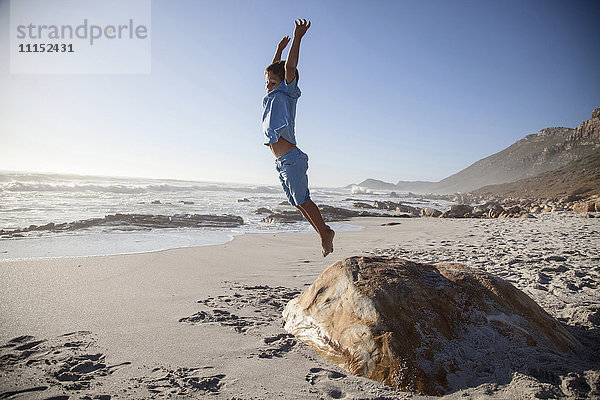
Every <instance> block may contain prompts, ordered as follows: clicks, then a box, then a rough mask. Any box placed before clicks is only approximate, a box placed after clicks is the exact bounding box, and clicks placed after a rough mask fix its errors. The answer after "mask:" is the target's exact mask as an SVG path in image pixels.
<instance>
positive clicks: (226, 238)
mask: <svg viewBox="0 0 600 400" xmlns="http://www.w3.org/2000/svg"><path fill="white" fill-rule="evenodd" d="M347 222H348V221H340V222H330V225H334V226H335V227H337V228H338V229H339V232H349V231H360V230H362V229H364V228H363V227H361V226H360V225H358V224H351V223H347ZM297 225H298V224H297ZM311 232H312V233H315V232H314V231H313V230H312V227H310V225H309V224H308V223H304V224H303V225H302V227H299V228H298V229H297V230H283V229H281V230H280V229H277V228H275V229H273V230H270V231H269V230H263V231H259V230H255V231H249V232H243V231H237V232H236V231H231V230H210V229H208V230H200V231H197V230H179V231H170V232H168V231H167V232H165V231H161V230H157V231H152V232H128V231H114V232H110V233H89V234H82V233H79V234H73V235H60V236H42V237H27V238H13V239H2V240H0V244H2V243H3V241H11V240H15V241H22V242H21V243H19V244H20V245H21V247H22V248H28V249H30V248H31V244H32V242H36V241H47V242H50V244H47V245H46V248H49V247H52V246H51V244H52V243H51V242H53V241H55V242H56V244H57V245H58V247H61V246H62V247H63V252H65V251H66V252H68V251H69V250H72V247H71V248H70V247H69V245H65V244H64V242H65V241H69V240H70V241H79V242H81V241H83V242H90V241H93V243H94V244H95V245H96V246H97V247H96V249H98V247H100V248H101V250H95V251H100V252H102V253H101V254H66V255H34V256H28V257H18V256H17V257H13V258H9V257H5V255H6V254H7V253H8V251H7V250H5V251H0V263H2V262H5V261H18V260H37V259H46V258H48V259H59V258H77V257H102V256H117V255H131V254H145V253H155V252H161V251H168V250H175V249H188V248H196V247H206V246H219V245H223V244H227V243H229V242H231V241H233V240H235V238H236V237H238V236H244V235H255V234H258V235H261V234H281V233H292V234H297V233H311ZM198 234H200V236H204V237H203V238H201V239H197V240H198V241H199V242H198V243H196V244H190V245H177V244H169V243H168V240H165V238H167V237H168V236H176V237H177V236H178V237H180V238H184V239H186V238H191V237H194V235H198ZM315 234H316V233H315ZM120 235H123V236H127V238H126V239H129V240H130V241H131V239H132V238H135V237H136V236H137V237H144V236H147V237H152V238H154V239H156V238H158V239H159V240H161V239H163V240H165V241H164V245H162V246H156V245H154V246H151V247H164V248H158V249H156V248H151V249H140V250H123V251H118V252H110V251H111V250H110V249H108V248H107V247H108V246H107V244H103V246H98V242H97V240H94V238H95V237H101V238H112V239H115V238H117V237H118V236H120ZM180 241H181V239H180ZM134 242H135V243H137V242H138V241H134ZM5 243H6V242H5ZM11 244H13V245H14V243H11ZM79 245H80V243H79ZM13 247H14V246H13ZM65 249H66V250H65ZM13 251H14V248H13ZM17 251H18V250H17ZM90 252H92V251H88V253H90Z"/></svg>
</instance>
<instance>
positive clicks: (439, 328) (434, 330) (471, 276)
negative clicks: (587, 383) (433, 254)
mask: <svg viewBox="0 0 600 400" xmlns="http://www.w3.org/2000/svg"><path fill="white" fill-rule="evenodd" d="M283 317H284V320H285V329H286V330H287V331H288V332H290V333H292V334H293V335H295V336H296V337H297V338H299V339H300V340H302V341H304V342H305V343H307V344H309V345H310V346H312V347H314V348H315V349H316V350H317V352H318V353H319V354H320V355H321V356H322V357H324V358H325V359H327V360H329V361H331V362H333V363H335V364H337V365H339V366H341V367H342V368H344V369H346V370H347V371H348V372H350V373H352V374H355V375H359V376H363V377H367V378H370V379H373V380H377V381H380V382H383V383H384V384H386V385H389V386H392V387H394V388H397V389H401V390H405V391H415V392H418V393H424V394H430V395H442V394H445V393H448V392H453V391H456V390H459V389H463V388H467V387H470V386H477V385H480V384H481V383H482V382H486V379H487V381H491V382H497V381H500V380H503V379H509V380H510V377H511V375H512V373H513V371H527V370H528V369H534V370H536V369H537V368H540V360H548V359H551V358H553V357H554V358H556V357H560V354H561V353H566V354H568V353H571V352H572V351H573V350H574V349H578V348H579V347H580V344H579V343H578V342H577V340H576V339H574V338H573V337H572V336H571V334H569V332H568V331H567V330H566V329H565V328H564V327H563V326H562V325H561V324H560V323H559V322H558V321H556V320H555V319H554V318H552V317H551V316H550V315H548V314H547V313H546V312H545V311H544V310H543V309H542V308H541V307H539V306H538V305H537V304H536V303H535V302H534V301H533V300H531V299H530V298H529V297H528V296H527V295H526V294H524V293H523V292H521V291H520V290H518V289H517V288H515V287H514V286H512V285H511V284H510V283H509V282H507V281H504V280H502V279H500V278H497V277H495V276H493V275H490V274H488V273H486V272H483V271H481V270H479V269H471V268H467V267H465V266H463V265H460V264H450V263H439V264H433V265H428V264H419V263H415V262H411V261H408V260H404V259H400V258H395V257H350V258H346V259H342V260H339V261H337V262H336V263H334V264H332V265H330V266H329V267H328V268H327V269H326V270H325V271H323V273H321V275H319V277H318V278H317V279H316V280H315V282H314V283H313V284H312V285H311V286H310V287H309V288H308V289H307V290H306V291H305V292H304V293H303V294H302V295H301V296H299V297H298V298H296V299H293V300H291V301H290V302H289V303H288V304H287V306H286V308H285V310H284V312H283ZM559 362H560V361H559Z"/></svg>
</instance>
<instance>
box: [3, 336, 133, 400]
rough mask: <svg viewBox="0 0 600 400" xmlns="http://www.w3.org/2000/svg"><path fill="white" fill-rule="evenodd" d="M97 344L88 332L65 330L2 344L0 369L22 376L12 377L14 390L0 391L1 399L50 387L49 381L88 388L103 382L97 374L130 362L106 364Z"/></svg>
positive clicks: (107, 372)
mask: <svg viewBox="0 0 600 400" xmlns="http://www.w3.org/2000/svg"><path fill="white" fill-rule="evenodd" d="M94 344H95V339H94V338H93V335H92V333H91V332H88V331H78V332H71V333H66V334H64V335H61V336H58V337H56V338H52V339H48V340H36V338H34V337H33V336H29V335H24V336H19V337H16V338H14V339H12V340H10V341H8V342H7V343H6V344H5V345H3V346H0V370H2V371H4V372H6V373H8V374H10V376H12V377H22V379H20V380H15V379H13V380H12V381H11V389H12V390H10V391H7V392H4V393H0V398H7V397H10V396H14V395H17V394H21V393H28V392H36V391H44V390H47V389H48V388H49V387H48V386H46V384H50V385H51V386H56V385H59V386H60V387H61V388H62V389H64V390H78V391H79V390H88V389H91V388H93V387H95V386H98V384H100V385H101V383H96V382H95V380H96V379H97V378H98V377H101V376H106V375H109V374H112V373H113V372H114V371H115V370H116V369H118V368H120V367H122V366H124V365H129V364H131V363H130V362H124V363H121V364H116V365H111V366H108V365H106V363H105V361H104V358H105V357H104V354H102V353H95V352H92V351H91V350H93V349H94ZM36 384H37V385H36ZM55 397H56V396H55ZM59 397H60V396H59ZM96 397H97V396H96ZM52 398H54V397H52Z"/></svg>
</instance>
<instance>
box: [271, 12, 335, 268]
mask: <svg viewBox="0 0 600 400" xmlns="http://www.w3.org/2000/svg"><path fill="white" fill-rule="evenodd" d="M294 24H295V28H294V37H293V39H292V45H291V47H290V50H289V52H288V56H287V60H285V61H283V60H281V54H282V53H283V49H285V47H286V46H287V44H288V43H289V41H290V37H289V36H285V37H284V38H283V39H281V41H280V42H279V44H278V45H277V50H276V51H275V57H273V62H272V63H271V65H269V66H268V67H267V69H265V78H266V84H267V95H266V96H265V97H264V98H263V132H264V134H265V145H267V146H269V147H270V148H271V151H272V152H273V155H274V156H275V158H276V159H275V164H276V169H277V172H279V180H280V181H281V186H282V187H283V191H284V192H285V194H286V196H287V198H288V200H289V202H290V204H292V205H293V206H295V207H297V208H298V209H299V210H300V212H302V215H304V218H306V220H307V221H308V222H309V223H310V224H311V225H312V227H313V228H314V229H315V230H316V231H317V233H318V234H319V236H320V237H321V248H322V253H323V257H326V256H327V255H328V254H329V253H331V252H333V237H334V236H335V232H334V231H333V229H331V228H330V227H329V226H328V225H326V224H325V222H324V221H323V217H322V216H321V212H320V211H319V208H318V207H317V206H316V204H315V203H313V201H312V200H311V199H310V192H309V190H308V176H307V175H306V171H307V170H308V156H307V155H306V154H305V153H304V152H302V151H301V150H300V149H299V148H298V147H296V136H295V129H294V128H295V120H296V102H297V101H298V98H299V97H300V94H301V92H300V89H299V88H298V70H297V69H296V66H297V65H298V56H299V54H300V40H301V39H302V37H303V36H304V34H305V33H306V31H307V30H308V28H310V21H308V22H307V21H306V20H304V19H301V20H300V19H298V20H296V21H294Z"/></svg>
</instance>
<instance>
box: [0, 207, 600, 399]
mask: <svg viewBox="0 0 600 400" xmlns="http://www.w3.org/2000/svg"><path fill="white" fill-rule="evenodd" d="M583 216H584V214H580V213H572V212H564V213H542V214H539V215H538V216H537V218H532V219H440V218H403V219H398V218H385V217H378V218H353V219H351V220H350V221H349V222H347V223H349V224H352V225H357V226H362V227H364V229H362V230H360V231H346V232H339V233H338V234H337V235H336V238H335V251H334V253H333V254H332V255H330V256H328V257H327V258H325V259H323V258H322V256H321V255H320V246H319V240H318V236H317V235H316V234H314V233H312V232H306V233H302V232H300V233H298V232H294V233H285V232H272V233H250V234H244V235H240V236H236V237H235V238H234V239H233V240H232V241H230V242H227V243H224V244H219V245H213V246H203V247H191V248H181V249H171V250H165V251H158V252H151V253H141V254H129V255H112V256H110V255H109V256H91V257H62V258H36V259H22V260H2V261H0V293H1V295H2V299H3V301H2V302H1V303H0V325H1V326H2V329H1V330H0V346H3V347H2V348H0V356H1V358H0V360H2V361H1V363H2V364H1V367H2V368H1V372H0V388H1V389H0V398H27V399H47V398H54V397H53V396H68V397H56V398H71V399H80V398H82V399H83V398H90V399H94V398H98V399H109V398H112V399H115V398H136V399H142V398H197V397H198V398H199V397H202V396H204V395H208V396H209V397H210V398H215V399H272V398H284V399H304V398H306V399H320V398H345V399H376V398H377V399H395V398H413V399H415V398H416V399H426V398H433V397H428V396H421V395H417V394H413V393H404V392H398V391H394V390H392V389H391V388H388V387H386V386H384V385H382V384H380V383H377V382H374V381H370V380H368V379H365V378H360V377H355V376H352V375H349V374H348V373H347V372H346V371H344V370H343V369H341V368H339V367H337V366H336V365H333V364H331V363H329V362H327V361H326V360H324V359H322V358H321V357H320V356H319V355H318V354H317V353H316V352H315V351H314V350H313V349H312V348H311V347H309V346H307V345H305V344H303V343H301V342H299V341H298V340H296V339H295V338H294V337H292V336H291V335H289V334H287V332H285V330H284V329H283V320H282V318H281V311H282V310H283V307H284V306H285V304H286V303H287V301H289V300H290V299H292V298H294V297H296V296H298V295H299V294H300V293H301V292H302V291H303V290H305V289H306V288H307V287H308V286H309V285H310V284H312V282H313V281H314V280H315V278H316V277H317V276H318V275H319V274H320V273H321V272H322V271H323V270H324V269H325V268H326V267H327V266H328V265H330V264H332V263H334V262H335V261H336V260H338V259H341V258H344V257H349V256H355V255H375V254H377V255H393V256H398V257H402V258H407V259H410V260H412V261H420V262H428V263H434V262H443V261H451V262H459V263H463V264H465V265H467V266H470V267H474V268H480V269H483V270H485V271H487V272H491V273H493V274H495V275H497V276H499V277H502V278H504V279H506V280H508V281H509V282H511V283H512V284H513V285H515V286H516V287H517V288H518V289H520V290H522V291H523V292H525V293H526V294H527V295H529V296H530V297H531V298H532V299H533V300H535V301H536V302H537V303H538V304H539V305H540V306H542V308H544V310H546V311H547V312H548V313H549V314H550V315H552V316H553V317H555V318H557V319H558V320H559V321H560V322H561V323H562V324H564V325H565V326H566V328H567V329H568V330H569V332H570V333H571V334H572V335H573V336H575V337H576V338H577V339H578V340H579V341H580V342H581V343H582V345H583V346H584V347H585V352H584V353H585V354H584V356H581V355H579V356H578V357H579V358H578V360H576V361H573V363H572V364H568V365H553V364H551V363H549V364H548V365H545V366H542V367H543V369H545V375H544V374H541V373H540V374H538V376H531V375H526V374H524V373H522V372H521V371H514V374H513V375H512V376H511V377H508V378H506V377H504V378H503V379H500V380H498V379H496V380H495V381H494V379H490V380H489V382H486V383H485V384H483V385H480V386H478V387H471V388H464V389H461V390H460V391H457V392H454V393H450V394H448V395H446V396H444V397H445V398H449V399H450V398H465V397H466V398H469V397H472V398H492V399H504V398H535V397H537V398H561V397H564V398H576V397H581V398H597V397H598V396H600V362H599V361H598V360H600V332H599V330H600V287H599V284H600V220H599V219H597V218H583ZM392 222H394V223H396V224H394V225H385V224H387V223H392ZM542 367H541V368H542ZM570 369H571V370H570ZM82 376H83V377H84V379H80V378H81V377H82ZM490 377H492V375H490ZM579 395H581V396H579ZM86 396H87V397H86Z"/></svg>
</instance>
